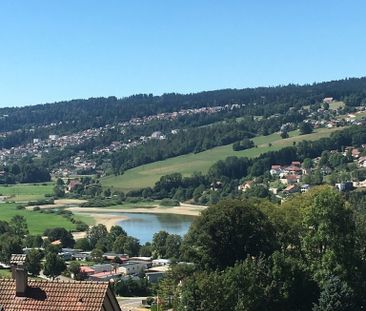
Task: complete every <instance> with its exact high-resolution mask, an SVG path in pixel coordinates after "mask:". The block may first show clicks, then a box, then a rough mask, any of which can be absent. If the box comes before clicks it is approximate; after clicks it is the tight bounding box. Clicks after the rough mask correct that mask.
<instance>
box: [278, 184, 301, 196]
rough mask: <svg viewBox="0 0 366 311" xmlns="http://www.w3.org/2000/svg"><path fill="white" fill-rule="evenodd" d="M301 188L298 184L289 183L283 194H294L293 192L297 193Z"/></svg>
mask: <svg viewBox="0 0 366 311" xmlns="http://www.w3.org/2000/svg"><path fill="white" fill-rule="evenodd" d="M299 191H300V189H299V187H298V186H297V185H289V186H287V187H286V188H285V189H283V191H282V192H283V194H292V193H296V192H299Z"/></svg>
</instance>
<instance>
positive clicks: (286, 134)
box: [280, 131, 289, 139]
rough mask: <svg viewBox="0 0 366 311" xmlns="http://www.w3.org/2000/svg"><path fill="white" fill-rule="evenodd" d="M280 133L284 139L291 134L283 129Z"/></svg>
mask: <svg viewBox="0 0 366 311" xmlns="http://www.w3.org/2000/svg"><path fill="white" fill-rule="evenodd" d="M280 135H281V138H283V139H285V138H289V135H288V132H287V131H282V132H281V133H280Z"/></svg>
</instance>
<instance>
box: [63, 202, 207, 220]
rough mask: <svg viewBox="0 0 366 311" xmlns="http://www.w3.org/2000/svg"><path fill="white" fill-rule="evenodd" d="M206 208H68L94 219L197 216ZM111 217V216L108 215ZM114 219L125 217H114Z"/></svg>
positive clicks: (196, 206) (187, 206)
mask: <svg viewBox="0 0 366 311" xmlns="http://www.w3.org/2000/svg"><path fill="white" fill-rule="evenodd" d="M206 208H207V206H202V205H192V204H186V203H182V204H181V205H180V206H175V207H160V206H158V205H156V206H155V207H149V208H146V207H140V208H126V209H121V208H120V209H114V208H104V207H69V208H67V209H68V210H69V211H71V212H73V213H91V214H90V216H92V217H95V216H96V214H95V213H98V214H97V215H99V216H102V215H103V214H113V213H142V214H174V215H186V216H199V215H200V214H201V212H202V211H203V210H205V209H206ZM110 216H111V217H113V215H110ZM114 216H116V217H122V218H123V217H126V216H123V215H122V216H119V215H114Z"/></svg>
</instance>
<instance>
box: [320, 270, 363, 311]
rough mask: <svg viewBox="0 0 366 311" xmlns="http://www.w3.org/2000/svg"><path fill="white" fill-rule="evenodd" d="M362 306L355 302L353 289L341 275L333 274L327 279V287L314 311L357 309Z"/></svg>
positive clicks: (347, 310)
mask: <svg viewBox="0 0 366 311" xmlns="http://www.w3.org/2000/svg"><path fill="white" fill-rule="evenodd" d="M360 309H361V308H360V306H358V307H356V306H355V304H354V297H353V291H352V289H351V288H350V287H349V286H348V284H347V283H345V282H344V281H341V279H340V278H339V277H335V276H332V277H331V278H329V279H328V280H327V281H326V284H325V288H324V289H323V291H322V292H321V293H320V298H319V302H318V304H317V305H315V306H314V308H313V311H349V310H350V311H352V310H354V311H356V310H360Z"/></svg>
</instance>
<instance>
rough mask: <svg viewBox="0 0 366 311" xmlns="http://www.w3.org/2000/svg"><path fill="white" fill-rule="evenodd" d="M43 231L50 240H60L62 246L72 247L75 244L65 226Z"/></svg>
mask: <svg viewBox="0 0 366 311" xmlns="http://www.w3.org/2000/svg"><path fill="white" fill-rule="evenodd" d="M44 233H45V235H46V236H47V237H48V239H49V240H50V241H51V242H53V241H56V240H60V241H61V244H62V247H74V245H75V240H74V237H73V235H72V234H71V232H69V231H67V230H66V229H65V228H62V227H59V228H53V229H47V230H46V231H45V232H44Z"/></svg>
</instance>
